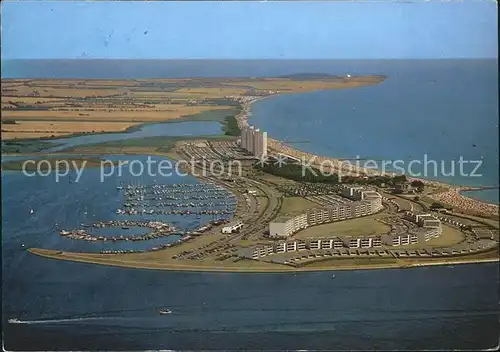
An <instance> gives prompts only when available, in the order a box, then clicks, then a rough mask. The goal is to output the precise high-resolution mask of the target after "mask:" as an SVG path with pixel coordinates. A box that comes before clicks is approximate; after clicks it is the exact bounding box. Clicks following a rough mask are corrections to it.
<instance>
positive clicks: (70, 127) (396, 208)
mask: <svg viewBox="0 0 500 352" xmlns="http://www.w3.org/2000/svg"><path fill="white" fill-rule="evenodd" d="M384 79H385V77H384V76H353V77H351V76H349V77H347V76H346V77H336V76H315V75H307V74H304V75H293V76H287V77H277V78H195V79H158V80H129V81H104V80H8V81H5V82H2V83H4V84H2V122H3V124H2V136H3V138H4V139H8V140H10V142H9V141H7V143H5V144H4V145H3V146H2V147H3V152H9V154H12V153H13V154H19V155H22V154H23V152H24V151H27V152H29V153H34V154H36V155H46V153H43V146H44V144H40V143H48V144H50V143H51V142H50V139H51V138H56V137H61V136H73V135H80V134H82V133H102V132H117V131H123V130H127V129H130V128H134V127H136V126H137V125H140V124H145V123H158V122H168V121H189V120H195V121H219V122H221V123H222V124H223V133H224V134H223V135H221V136H214V137H210V138H203V137H196V136H192V137H190V138H169V137H151V138H142V139H134V140H120V141H112V142H105V143H101V144H97V145H89V146H76V147H73V148H70V149H67V150H64V151H61V154H62V153H64V154H73V155H78V156H81V155H96V157H97V155H105V154H113V155H115V154H138V155H157V156H165V157H168V158H169V159H173V160H207V159H208V160H221V161H222V165H224V166H225V165H228V164H230V163H231V161H233V160H238V161H239V162H240V163H241V164H242V173H241V174H239V175H232V174H229V173H228V174H224V175H223V176H222V177H221V176H212V175H210V173H208V175H206V174H207V173H206V172H205V173H204V172H203V171H207V170H206V166H205V165H203V164H202V163H194V164H193V165H192V166H193V168H194V169H191V170H197V171H199V172H197V173H196V176H197V178H198V180H199V181H200V182H201V185H202V186H200V187H202V188H203V187H205V190H204V192H206V196H205V197H206V199H209V200H211V199H214V200H216V199H219V198H220V197H225V198H227V199H229V198H230V197H229V198H228V196H227V195H225V196H222V195H221V194H222V193H221V192H229V194H232V197H234V203H230V202H227V201H223V202H218V203H215V201H210V202H209V201H207V200H206V199H205V200H204V201H200V200H199V199H198V198H196V196H192V195H191V196H190V195H189V189H186V190H184V191H182V192H185V193H186V196H184V198H183V199H187V200H186V201H185V203H182V204H181V203H177V204H175V205H173V204H170V201H166V200H169V199H177V198H176V196H175V194H176V192H179V187H180V188H182V187H186V186H182V185H178V186H176V187H173V186H171V185H168V184H165V185H153V186H152V185H124V186H123V187H120V190H121V191H123V192H124V196H125V198H126V199H128V200H127V201H126V203H125V204H124V205H123V208H120V209H117V214H118V216H119V217H122V216H127V215H138V214H139V215H140V214H141V213H139V212H138V210H137V209H138V208H139V209H140V208H142V209H143V211H142V214H143V216H145V214H169V212H172V211H175V212H177V213H176V214H183V215H185V216H192V215H196V214H200V213H201V212H202V211H204V212H205V213H206V212H209V211H212V210H209V209H211V208H210V207H213V206H214V204H217V206H222V207H224V208H222V209H223V210H217V211H215V210H213V211H212V212H211V213H210V214H213V216H214V217H218V216H222V215H223V214H229V213H230V210H229V209H230V207H231V206H233V205H234V210H233V211H232V213H231V214H232V218H231V219H227V218H222V217H218V218H214V220H213V221H211V222H210V223H208V224H205V225H203V226H201V227H200V228H199V229H196V230H192V231H177V232H174V231H170V230H169V231H164V232H162V233H161V235H162V236H178V239H177V240H175V241H173V242H170V243H168V244H165V245H162V246H155V247H152V248H150V249H146V250H143V249H141V250H123V249H120V241H121V240H123V239H124V237H123V236H118V235H117V236H114V237H113V245H114V246H116V249H113V250H103V251H101V252H100V253H76V252H67V251H61V250H58V249H57V248H54V249H41V248H30V249H29V251H30V252H31V253H33V254H35V255H39V256H43V257H47V258H52V259H59V260H70V261H77V262H85V263H94V264H101V265H112V266H121V267H135V268H144V269H160V270H194V271H235V272H293V271H315V270H344V269H371V268H396V267H399V268H401V267H403V268H406V267H413V266H424V265H445V264H458V263H473V262H485V261H498V242H499V238H498V206H497V205H492V204H486V203H482V202H479V201H475V200H472V199H471V200H469V198H465V197H463V196H461V195H460V193H459V191H460V189H459V188H457V187H454V186H450V185H446V184H444V183H440V182H434V181H428V180H420V179H410V178H406V177H404V176H401V175H392V174H391V175H379V174H378V173H377V171H376V170H372V169H362V170H344V169H343V167H344V166H343V165H342V163H341V160H338V159H335V158H326V157H319V156H315V157H316V160H317V162H316V163H315V164H313V165H312V167H318V163H320V162H322V161H325V160H328V161H330V162H331V163H330V164H331V165H332V166H331V167H332V168H333V170H332V176H331V177H329V178H321V179H320V178H315V177H314V176H312V175H306V177H302V176H300V175H299V174H298V170H299V169H300V162H299V161H300V160H301V158H302V157H312V156H313V155H311V154H307V153H304V152H302V151H299V150H297V149H295V148H293V147H291V146H289V145H287V144H286V143H284V142H282V141H279V140H275V139H272V138H270V137H269V138H268V137H267V134H266V133H265V131H260V130H258V129H256V128H254V127H252V126H249V124H248V116H249V115H250V114H251V104H252V103H254V102H255V101H258V100H260V99H264V98H266V97H269V96H273V95H277V94H286V93H300V92H310V91H315V90H322V89H345V88H356V87H362V86H367V85H376V84H380V83H382V82H383V81H384ZM41 139H47V140H43V141H41ZM9 143H10V144H9ZM39 146H42V147H40V148H39ZM37 148H38V149H37ZM40 150H41V151H40ZM54 155H57V153H53V155H52V156H54ZM263 157H265V158H267V159H269V160H271V161H273V162H276V161H279V160H283V158H285V160H286V162H287V167H286V168H283V169H278V168H276V167H272V166H270V165H268V166H265V165H262V164H261V163H259V161H260V160H262V158H263ZM273 162H272V163H270V164H273ZM339 170H342V171H343V172H342V174H343V175H347V176H351V177H348V178H347V180H345V181H343V183H340V182H338V179H336V177H335V172H338V171H339ZM199 175H204V176H199ZM187 188H189V187H187ZM153 195H154V198H152V197H153ZM127 197H128V198H127ZM162 197H163V198H162ZM190 197H191V198H190ZM457 197H463V198H465V199H467V201H466V202H465V203H464V201H463V200H462V199H461V198H458V200H457ZM156 198H158V199H157V200H159V203H158V202H157V203H153V202H151V201H149V200H150V199H156ZM195 202H196V204H197V205H196V208H198V207H202V206H205V210H196V211H194V210H192V207H193V206H192V205H191V204H195ZM200 204H203V205H200ZM209 204H210V205H209ZM170 206H175V209H177V210H168V211H167V210H164V209H165V207H170ZM88 226H89V228H91V229H92V226H91V225H88ZM94 226H96V225H94ZM127 226H129V225H127ZM145 226H153V227H155V228H156V227H158V226H159V227H160V228H166V229H171V226H170V225H169V224H166V223H158V224H157V223H154V224H147V225H145ZM89 231H90V230H89ZM58 235H60V236H66V237H68V238H71V239H72V240H75V241H79V240H80V241H92V242H93V241H96V243H97V242H101V241H106V238H104V237H103V238H101V237H102V236H101V237H96V236H95V235H93V234H91V233H88V232H87V231H84V230H79V229H75V230H71V229H65V230H61V231H60V234H58ZM155 236H157V232H152V233H151V234H150V235H149V234H148V236H142V237H140V238H130V239H131V240H141V241H142V240H147V239H150V238H154V237H155ZM115 241H116V244H115V243H114V242H115Z"/></svg>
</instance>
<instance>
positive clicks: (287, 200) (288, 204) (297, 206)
mask: <svg viewBox="0 0 500 352" xmlns="http://www.w3.org/2000/svg"><path fill="white" fill-rule="evenodd" d="M317 207H319V205H318V204H317V203H314V202H311V201H310V200H307V199H305V198H302V197H284V198H283V203H282V204H281V209H280V212H279V214H288V213H295V212H301V211H305V210H307V209H311V208H317Z"/></svg>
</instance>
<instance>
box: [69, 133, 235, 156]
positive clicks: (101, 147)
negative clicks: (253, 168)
mask: <svg viewBox="0 0 500 352" xmlns="http://www.w3.org/2000/svg"><path fill="white" fill-rule="evenodd" d="M233 138H234V137H231V136H226V135H206V136H174V137H172V136H168V137H166V136H165V137H144V138H133V139H122V140H119V141H108V142H103V143H99V144H92V145H82V146H76V147H71V148H68V149H65V150H64V151H63V152H64V153H82V154H83V153H85V152H99V153H102V154H109V153H119V152H120V149H128V148H149V149H150V150H151V151H156V152H171V151H172V149H173V147H174V146H175V143H176V142H179V141H187V140H197V139H204V140H205V139H208V140H220V139H233Z"/></svg>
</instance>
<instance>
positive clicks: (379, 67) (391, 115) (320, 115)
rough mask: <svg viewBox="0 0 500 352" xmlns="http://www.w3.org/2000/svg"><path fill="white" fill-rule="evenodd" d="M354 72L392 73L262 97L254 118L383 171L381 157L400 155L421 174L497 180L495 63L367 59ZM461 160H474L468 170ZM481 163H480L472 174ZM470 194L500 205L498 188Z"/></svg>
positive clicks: (483, 182)
mask: <svg viewBox="0 0 500 352" xmlns="http://www.w3.org/2000/svg"><path fill="white" fill-rule="evenodd" d="M363 68H364V70H363ZM346 72H351V71H346ZM352 72H355V73H357V72H373V73H376V72H383V73H384V74H387V75H388V76H389V77H388V79H387V80H386V81H385V82H383V83H382V84H379V85H376V86H372V87H364V88H356V89H348V90H333V91H332V90H331V91H320V92H312V93H307V94H291V95H281V96H276V97H272V98H269V99H266V100H263V101H259V102H257V103H256V104H255V105H254V108H253V110H252V118H251V119H250V122H251V123H252V124H254V125H256V126H257V127H260V128H262V129H263V130H266V131H268V133H269V135H270V136H273V137H275V138H277V139H280V140H286V141H290V142H292V143H293V142H297V141H302V142H306V143H300V144H299V143H297V144H295V147H297V148H299V149H302V150H305V151H308V152H311V153H315V154H319V155H326V156H337V157H341V158H350V159H354V158H356V157H358V158H360V159H364V158H367V159H373V160H375V161H377V165H378V167H379V168H382V163H381V161H382V160H386V161H391V162H394V161H396V160H401V161H400V163H399V165H400V166H401V165H402V166H404V165H406V166H407V167H405V170H406V172H407V173H408V171H411V172H412V173H413V175H414V176H417V177H425V178H430V179H439V180H442V181H446V182H450V183H454V184H463V185H470V186H497V185H498V167H499V165H498V160H499V159H498V87H497V84H498V72H497V64H496V62H493V61H489V62H488V61H486V62H471V61H455V62H452V63H449V64H448V65H443V63H439V62H435V65H431V64H430V63H429V62H427V61H422V62H414V63H413V64H412V65H408V64H406V63H401V62H385V63H380V62H379V63H377V62H368V63H365V64H364V65H360V67H358V70H356V71H352ZM460 157H462V158H463V160H465V161H467V163H466V164H463V172H461V171H460V164H459V160H460ZM412 160H415V162H414V163H413V164H411V165H412V166H408V165H409V162H410V161H412ZM469 161H473V163H471V162H469ZM403 162H404V164H403ZM477 162H481V166H480V168H479V169H478V170H477V171H475V172H474V173H473V171H474V169H475V166H476V164H477ZM361 163H363V162H361ZM361 165H363V164H361ZM366 165H367V166H368V167H373V165H371V164H366ZM387 165H388V167H387V170H389V171H391V170H394V168H393V167H392V166H394V164H387ZM395 165H396V166H397V165H398V164H395ZM409 167H411V169H409ZM466 195H469V194H466ZM471 196H474V197H477V198H479V199H482V200H486V201H490V202H496V203H498V190H490V191H481V192H475V193H474V194H471Z"/></svg>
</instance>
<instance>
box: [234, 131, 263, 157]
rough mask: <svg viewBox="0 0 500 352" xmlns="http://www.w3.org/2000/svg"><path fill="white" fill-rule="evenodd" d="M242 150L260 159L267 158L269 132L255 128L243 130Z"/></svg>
mask: <svg viewBox="0 0 500 352" xmlns="http://www.w3.org/2000/svg"><path fill="white" fill-rule="evenodd" d="M240 137H241V144H240V146H241V148H243V149H245V150H246V151H247V152H249V153H250V154H252V155H253V156H256V157H258V158H260V157H265V156H267V132H261V131H260V130H259V129H256V128H255V127H253V126H250V127H244V128H242V130H241V136H240Z"/></svg>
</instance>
